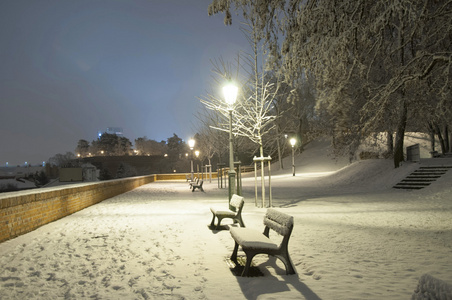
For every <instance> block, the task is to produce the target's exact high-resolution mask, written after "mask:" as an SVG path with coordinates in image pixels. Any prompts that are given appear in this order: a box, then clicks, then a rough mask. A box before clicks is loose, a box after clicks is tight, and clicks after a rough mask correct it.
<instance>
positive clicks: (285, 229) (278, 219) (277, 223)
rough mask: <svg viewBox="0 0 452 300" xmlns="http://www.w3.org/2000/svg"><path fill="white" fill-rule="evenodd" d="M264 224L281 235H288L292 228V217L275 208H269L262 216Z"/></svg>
mask: <svg viewBox="0 0 452 300" xmlns="http://www.w3.org/2000/svg"><path fill="white" fill-rule="evenodd" d="M264 225H265V226H266V227H268V228H270V229H273V230H274V231H276V232H277V233H279V234H280V235H283V236H287V235H290V234H291V232H292V228H293V217H292V216H289V215H288V214H285V213H283V212H280V211H277V210H276V209H273V208H269V209H267V213H266V214H265V217H264Z"/></svg>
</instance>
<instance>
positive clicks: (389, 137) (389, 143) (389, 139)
mask: <svg viewBox="0 0 452 300" xmlns="http://www.w3.org/2000/svg"><path fill="white" fill-rule="evenodd" d="M386 147H387V149H386V151H387V152H388V153H394V137H393V134H392V131H390V130H388V131H386Z"/></svg>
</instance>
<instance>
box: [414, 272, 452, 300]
mask: <svg viewBox="0 0 452 300" xmlns="http://www.w3.org/2000/svg"><path fill="white" fill-rule="evenodd" d="M411 299H412V300H427V299H429V300H450V299H452V286H451V285H449V284H448V283H446V282H444V281H442V280H440V279H437V278H435V277H433V276H431V275H429V274H424V275H422V276H421V278H420V279H419V284H418V286H417V288H416V290H415V291H414V294H413V296H412V297H411Z"/></svg>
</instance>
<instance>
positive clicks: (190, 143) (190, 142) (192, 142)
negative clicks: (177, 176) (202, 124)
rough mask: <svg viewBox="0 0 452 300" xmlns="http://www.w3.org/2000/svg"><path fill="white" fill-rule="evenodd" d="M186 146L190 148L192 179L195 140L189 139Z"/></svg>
mask: <svg viewBox="0 0 452 300" xmlns="http://www.w3.org/2000/svg"><path fill="white" fill-rule="evenodd" d="M188 146H189V147H190V150H191V163H190V165H191V169H190V170H191V180H193V179H194V177H193V148H194V147H195V140H194V139H189V140H188Z"/></svg>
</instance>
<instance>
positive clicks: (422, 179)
mask: <svg viewBox="0 0 452 300" xmlns="http://www.w3.org/2000/svg"><path fill="white" fill-rule="evenodd" d="M433 181H436V180H435V179H434V178H408V177H407V178H405V179H403V180H402V182H433Z"/></svg>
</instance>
